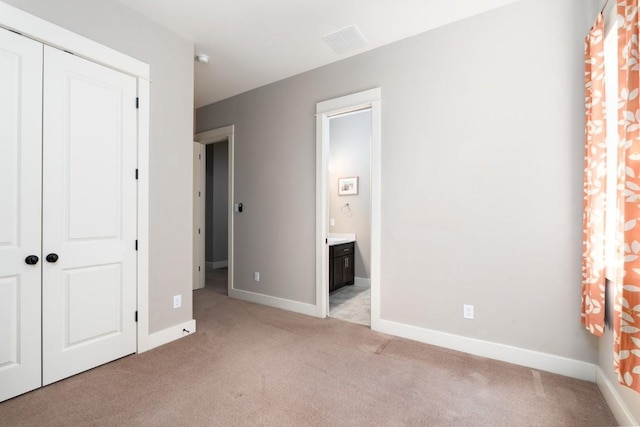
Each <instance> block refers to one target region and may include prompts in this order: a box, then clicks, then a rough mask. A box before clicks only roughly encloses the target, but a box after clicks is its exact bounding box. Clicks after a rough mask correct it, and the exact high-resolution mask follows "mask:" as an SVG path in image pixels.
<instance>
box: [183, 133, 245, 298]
mask: <svg viewBox="0 0 640 427" xmlns="http://www.w3.org/2000/svg"><path fill="white" fill-rule="evenodd" d="M234 131H235V126H234V125H229V126H224V127H221V128H216V129H212V130H208V131H205V132H200V133H197V134H196V135H195V136H194V137H193V140H194V141H195V142H199V143H200V144H202V148H201V153H202V152H203V151H204V150H205V149H206V145H209V144H215V143H216V142H222V141H228V144H229V156H228V168H229V170H228V172H227V173H228V177H229V183H228V195H227V197H228V198H227V200H228V207H227V218H228V219H227V259H228V261H229V265H228V273H227V275H228V276H227V294H228V295H231V292H232V290H233V221H234V216H233V201H234V199H235V198H234V194H233V191H234V172H233V163H234V162H233V157H234V156H233V153H234ZM205 159H206V157H205V156H201V159H200V161H201V162H205ZM206 179H207V168H206V165H205V164H203V163H200V188H201V189H203V190H204V189H205V188H206ZM202 193H203V194H202V197H201V199H200V200H201V203H200V205H201V207H200V223H199V224H194V227H199V228H200V229H201V230H202V232H201V233H200V235H199V236H200V239H199V240H200V242H199V252H200V260H202V264H201V265H202V266H205V265H206V262H205V260H204V253H205V233H206V231H205V230H206V228H205V226H206V215H205V206H206V200H207V199H206V195H205V194H204V191H203V192H202ZM195 261H196V260H195V259H194V262H195ZM198 261H199V260H198ZM202 270H203V271H201V274H202V275H203V277H204V269H202Z"/></svg>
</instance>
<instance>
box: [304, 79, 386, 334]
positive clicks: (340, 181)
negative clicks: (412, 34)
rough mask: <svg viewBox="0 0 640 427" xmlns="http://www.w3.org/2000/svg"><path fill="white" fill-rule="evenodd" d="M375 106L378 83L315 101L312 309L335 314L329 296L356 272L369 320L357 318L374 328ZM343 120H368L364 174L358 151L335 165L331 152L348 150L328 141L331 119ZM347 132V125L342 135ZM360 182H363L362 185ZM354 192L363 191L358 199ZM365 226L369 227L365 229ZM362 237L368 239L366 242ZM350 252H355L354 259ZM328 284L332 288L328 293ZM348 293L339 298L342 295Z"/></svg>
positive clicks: (376, 258) (376, 242)
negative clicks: (361, 227)
mask: <svg viewBox="0 0 640 427" xmlns="http://www.w3.org/2000/svg"><path fill="white" fill-rule="evenodd" d="M380 107H381V100H380V89H379V88H375V89H371V90H367V91H364V92H358V93H355V94H352V95H347V96H343V97H340V98H335V99H331V100H328V101H323V102H319V103H318V104H317V105H316V113H317V114H316V130H317V133H316V135H317V137H316V206H317V222H316V245H317V246H316V247H317V251H316V310H317V315H318V316H319V317H327V316H333V317H338V315H336V313H335V312H331V308H332V307H331V306H330V305H331V304H330V303H331V299H334V303H335V302H337V301H336V297H337V296H338V292H336V291H339V289H340V288H346V289H352V290H356V291H357V290H358V289H356V277H358V280H357V283H358V285H360V286H359V287H360V288H368V290H367V291H368V292H369V294H370V306H369V308H370V315H369V322H366V321H362V322H360V323H365V324H369V325H370V326H371V328H372V329H374V330H376V329H377V327H378V323H379V320H380V211H381V198H380V194H381V188H380V182H381V180H380V152H381V132H380V123H381V108H380ZM343 120H344V122H345V123H346V122H347V121H357V120H359V121H362V122H365V123H368V125H366V126H368V130H369V132H368V134H367V133H365V141H364V143H363V144H361V145H364V146H368V147H369V151H368V155H369V159H368V161H367V160H366V159H365V160H364V163H365V169H367V167H368V172H369V174H368V177H367V171H366V170H365V171H364V172H363V171H362V169H361V168H360V167H359V166H358V167H357V166H356V165H355V163H356V162H357V161H358V160H362V159H360V158H358V157H362V155H361V154H360V155H358V154H356V155H355V156H354V159H353V162H354V164H352V165H349V162H347V163H346V165H340V163H341V161H339V160H338V159H337V158H336V156H335V155H336V153H338V154H339V153H340V152H341V151H342V152H343V153H346V152H349V150H350V149H349V148H347V147H339V145H338V143H336V145H335V146H333V147H332V144H331V128H332V124H333V128H334V130H335V129H338V128H340V127H341V125H342V124H345V123H342V121H343ZM332 122H333V123H332ZM348 133H349V131H348V130H347V131H346V133H345V135H348ZM367 137H368V140H367ZM345 138H347V139H348V138H349V137H345ZM332 150H333V154H334V156H333V159H332ZM351 151H353V150H351ZM365 157H366V156H365ZM343 166H345V168H343ZM349 168H351V169H349ZM343 175H344V176H343ZM366 181H368V185H366V184H367V183H366ZM363 184H364V186H362V185H363ZM365 187H368V189H367V188H365ZM366 191H369V195H366V194H363V193H365V192H366ZM356 196H363V197H360V198H359V199H358V198H357V197H356ZM332 200H333V201H332ZM367 206H368V209H367ZM364 211H367V213H368V214H369V215H368V218H367V219H366V220H362V221H357V222H361V223H365V222H367V221H368V222H369V224H368V225H365V226H364V227H365V231H360V232H359V233H360V235H361V238H362V244H361V245H358V235H357V234H358V232H357V231H354V230H356V229H357V227H358V223H357V222H356V221H354V219H355V218H356V217H357V216H359V214H362V213H363V212H364ZM349 228H350V229H349ZM367 231H369V232H368V233H367ZM367 240H368V245H367V244H366V243H367V242H366V241H367ZM349 243H352V244H353V246H349ZM342 244H346V246H343V247H341V248H340V251H341V252H338V253H335V245H342ZM332 246H333V247H334V249H333V250H332V249H331V247H332ZM360 246H362V247H360ZM367 246H368V250H367V248H366V247H367ZM351 251H353V258H352V259H351V258H349V256H350V255H351ZM358 252H359V253H358ZM356 254H358V255H359V257H358V258H359V260H358V262H357V263H356ZM338 255H342V256H338ZM367 255H368V256H369V261H368V269H367V267H366V265H367V261H366V258H367ZM336 261H337V263H336ZM330 264H331V265H330ZM336 266H337V269H336ZM356 266H358V267H356ZM350 268H353V282H352V283H353V285H351V283H349V282H350V280H349V277H350V276H349V273H350V272H349V271H348V270H349V269H350ZM367 270H368V271H367ZM356 271H357V272H356ZM356 275H358V276H356ZM331 276H333V277H331ZM336 276H338V285H339V286H338V288H336V286H335V284H336V282H335V279H336ZM367 276H368V277H367ZM345 278H346V279H345ZM367 279H368V280H367ZM330 281H331V283H330ZM347 283H349V284H347ZM342 285H345V286H342ZM330 288H331V290H332V291H333V292H331V296H330ZM348 299H349V298H345V300H348ZM365 304H366V303H365ZM334 305H335V304H334Z"/></svg>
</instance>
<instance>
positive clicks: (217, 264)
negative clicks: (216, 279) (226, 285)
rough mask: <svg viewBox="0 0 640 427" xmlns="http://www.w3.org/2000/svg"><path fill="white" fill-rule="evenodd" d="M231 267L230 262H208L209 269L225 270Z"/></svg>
mask: <svg viewBox="0 0 640 427" xmlns="http://www.w3.org/2000/svg"><path fill="white" fill-rule="evenodd" d="M228 266H229V261H207V268H208V269H214V270H215V269H218V268H225V267H228Z"/></svg>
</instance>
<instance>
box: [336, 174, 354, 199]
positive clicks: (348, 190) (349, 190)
mask: <svg viewBox="0 0 640 427" xmlns="http://www.w3.org/2000/svg"><path fill="white" fill-rule="evenodd" d="M356 194H358V177H357V176H351V177H348V178H338V195H339V196H353V195H356Z"/></svg>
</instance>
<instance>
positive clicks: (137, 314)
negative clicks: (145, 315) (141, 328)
mask: <svg viewBox="0 0 640 427" xmlns="http://www.w3.org/2000/svg"><path fill="white" fill-rule="evenodd" d="M136 323H138V310H136Z"/></svg>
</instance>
